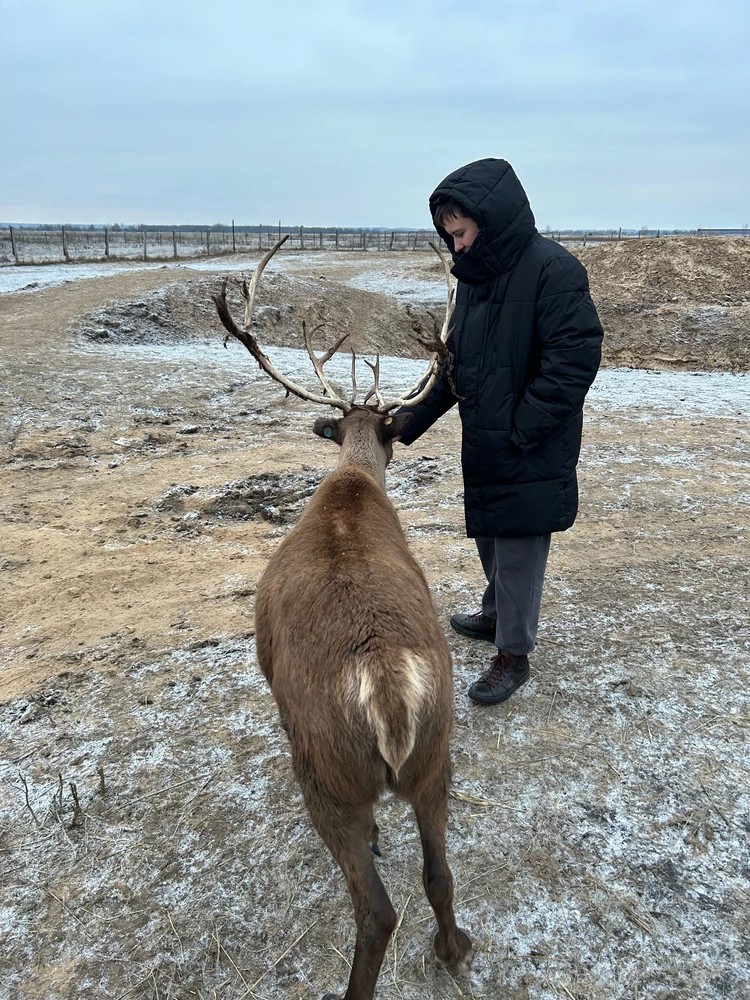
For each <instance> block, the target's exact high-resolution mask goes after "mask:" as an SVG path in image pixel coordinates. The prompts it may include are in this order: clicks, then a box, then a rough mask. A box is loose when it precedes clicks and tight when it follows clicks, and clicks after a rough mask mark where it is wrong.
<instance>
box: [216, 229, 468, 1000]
mask: <svg viewBox="0 0 750 1000" xmlns="http://www.w3.org/2000/svg"><path fill="white" fill-rule="evenodd" d="M285 239H286V237H285V238H284V239H282V240H280V241H279V242H278V243H277V244H276V246H275V247H273V248H272V249H271V250H269V251H268V253H266V255H265V256H264V257H263V258H262V259H261V261H260V263H259V264H258V266H257V268H256V270H255V273H254V274H253V276H252V279H251V282H250V286H249V288H248V285H247V282H246V281H244V280H243V282H242V284H241V290H242V295H243V298H244V300H245V310H244V327H240V326H239V325H238V324H237V323H236V322H235V320H234V319H233V318H232V315H231V313H230V310H229V307H228V305H227V299H226V289H227V280H228V279H226V278H225V279H224V282H223V284H222V287H221V292H220V293H219V294H218V295H214V296H213V299H214V302H215V304H216V308H217V312H218V315H219V318H220V320H221V322H222V324H223V325H224V327H225V329H226V331H227V334H226V336H225V339H224V343H225V346H226V344H227V342H228V341H229V339H230V337H234V338H236V339H237V340H238V341H239V342H240V343H242V344H243V345H244V346H245V347H246V348H247V349H248V351H249V352H250V354H252V356H253V357H254V358H255V359H256V361H257V362H258V363H259V365H260V367H261V368H262V369H263V370H264V371H265V372H266V373H267V374H268V375H270V376H271V378H273V379H274V380H275V381H276V382H278V383H280V384H281V385H282V386H283V387H284V388H285V389H286V391H287V395H289V394H293V395H295V396H297V397H299V398H301V399H304V400H308V401H311V402H314V403H319V404H321V405H326V406H328V407H331V408H333V409H334V410H335V411H339V412H340V414H341V415H340V416H336V415H335V414H329V415H323V416H319V417H318V418H317V419H316V420H315V423H314V426H313V431H314V433H315V434H317V435H319V436H320V437H322V438H324V439H328V440H331V441H332V442H334V443H335V444H337V445H338V446H339V449H340V451H339V460H338V466H337V467H336V468H335V469H334V470H333V471H332V472H330V473H329V474H328V475H327V476H326V477H325V478H324V479H323V481H322V482H321V484H320V485H319V486H318V488H317V490H316V491H315V493H314V494H313V496H312V497H311V498H310V500H309V501H308V503H307V506H306V507H305V509H304V511H303V512H302V514H301V516H300V518H299V520H298V522H297V524H296V525H295V526H294V527H293V528H292V529H291V530H290V531H289V532H288V534H287V535H286V536H285V537H284V539H283V540H282V541H281V542H280V544H279V545H278V547H277V549H276V550H275V552H274V554H273V555H272V557H271V558H270V560H269V562H268V564H267V566H266V569H265V570H264V572H263V575H262V578H261V580H260V582H259V584H258V588H257V592H256V604H255V638H256V650H257V660H258V664H259V667H260V669H261V671H262V673H263V674H264V675H265V677H266V680H267V681H268V684H269V686H270V688H271V692H272V694H273V697H274V699H275V701H276V704H277V707H278V713H279V720H280V723H281V726H282V727H283V729H284V730H285V732H286V735H287V738H288V741H289V746H290V749H291V757H292V766H293V770H294V773H295V775H296V778H297V780H298V783H299V786H300V788H301V791H302V795H303V798H304V801H305V804H306V807H307V810H308V813H309V816H310V819H311V821H312V823H313V826H314V827H315V829H316V830H317V832H318V833H319V834H320V836H321V838H322V840H323V842H324V843H325V845H326V846H327V848H328V850H329V851H330V853H331V855H332V856H333V858H334V859H335V861H336V862H337V863H338V865H339V867H340V868H341V871H342V872H343V874H344V876H345V879H346V882H347V886H348V890H349V894H350V897H351V901H352V906H353V909H354V919H355V923H356V931H357V933H356V943H355V948H354V956H353V961H352V965H351V974H350V977H349V982H348V986H347V990H346V993H345V994H344V997H343V1000H372V998H373V997H374V994H375V988H376V983H377V979H378V976H379V973H380V968H381V965H382V962H383V958H384V955H385V951H386V948H387V945H388V941H389V939H390V937H391V935H392V933H393V931H394V928H395V927H396V924H397V917H396V913H395V910H394V908H393V905H392V904H391V901H390V899H389V897H388V894H387V892H386V890H385V888H384V886H383V883H382V881H381V879H380V877H379V875H378V873H377V869H376V866H375V857H376V856H380V854H381V852H380V848H379V844H378V839H379V834H378V827H377V825H376V822H375V816H374V811H373V810H374V806H375V804H376V802H377V801H378V799H379V798H380V797H381V795H382V794H383V793H384V792H385V791H386V790H388V789H390V790H391V791H392V792H393V793H395V794H396V795H397V796H400V797H402V798H403V799H405V800H407V801H408V802H409V803H410V804H411V806H412V808H413V810H414V814H415V817H416V821H417V824H418V827H419V834H420V839H421V844H422V852H423V862H424V864H423V883H424V888H425V892H426V895H427V898H428V900H429V902H430V905H431V907H432V909H433V911H434V914H435V917H436V920H437V932H436V934H435V935H434V938H433V948H434V952H435V957H436V960H437V963H438V965H440V966H444V967H448V968H450V969H451V970H453V971H454V972H456V973H458V974H461V975H468V974H469V970H470V967H471V962H472V958H473V947H472V941H471V939H470V937H469V935H468V933H467V932H466V931H465V930H462V929H460V928H459V927H457V925H456V918H455V915H454V911H453V876H452V874H451V870H450V868H449V866H448V861H447V858H446V844H445V828H446V818H447V806H448V795H449V788H450V782H451V760H450V753H449V740H450V733H451V726H452V721H453V666H452V660H451V655H450V651H449V648H448V644H447V641H446V639H445V636H444V634H443V631H442V629H441V627H440V625H439V623H438V619H437V614H436V612H435V608H434V605H433V602H432V598H431V596H430V591H429V589H428V585H427V581H426V579H425V576H424V573H423V572H422V570H421V568H420V566H419V565H418V563H417V561H416V559H415V558H414V556H413V555H412V553H411V552H410V550H409V547H408V545H407V541H406V537H405V535H404V531H403V529H402V527H401V524H400V521H399V518H398V515H397V513H396V510H395V508H394V506H393V504H392V502H391V500H390V499H389V498H388V495H387V493H386V485H385V472H386V467H387V466H388V463H389V462H390V460H391V457H392V454H393V444H394V442H395V441H396V440H397V439H398V437H399V434H400V433H401V432H403V430H404V428H405V427H406V425H407V424H408V422H409V420H410V419H411V413H409V412H408V407H409V406H412V405H414V404H415V403H417V402H419V400H420V399H423V398H424V396H425V395H426V394H427V393H428V392H429V391H430V389H431V388H432V386H433V384H434V383H435V381H436V380H437V378H438V377H439V376H440V374H441V371H442V372H444V371H449V366H450V362H451V361H452V358H451V356H450V353H449V352H448V349H447V347H446V341H447V338H448V336H449V333H450V330H449V323H450V317H451V310H452V304H453V288H452V284H451V275H450V269H449V266H448V263H447V262H446V260H445V258H444V257H443V255H442V254H441V253H440V251H439V250H438V249H437V247H435V246H433V249H434V250H435V252H436V253H438V255H439V256H440V258H441V260H442V261H443V266H444V269H445V275H446V280H447V285H448V303H447V306H446V312H445V320H444V322H443V324H442V329H440V330H439V331H438V323H437V320H435V318H434V317H433V320H434V324H435V330H434V332H433V337H432V338H431V339H430V338H423V337H420V336H417V339H418V340H419V341H420V342H421V343H422V344H423V345H424V346H425V347H427V348H428V349H430V350H431V351H432V352H433V357H432V359H431V361H430V363H429V364H428V367H427V370H426V372H425V373H424V375H423V376H422V377H421V378H420V379H419V380H418V381H417V382H416V383H415V384H414V385H413V386H412V387H411V388H410V389H409V390H408V391H407V392H406V393H405V394H404V395H403V396H402V397H400V398H396V399H387V398H385V397H384V395H383V393H382V392H381V389H380V385H379V377H380V357H379V355H377V357H376V360H375V362H374V363H372V362H370V361H366V364H367V365H368V366H369V367H370V369H371V371H372V372H373V374H374V385H373V386H372V387H371V388H370V390H369V392H367V394H366V395H365V396H364V398H363V400H362V402H361V403H358V402H357V401H356V400H357V394H358V389H357V383H356V357H355V354H354V351H353V350H352V392H351V395H348V396H347V398H345V395H347V394H345V393H343V392H342V391H341V390H340V389H338V391H337V390H336V389H335V388H334V386H333V385H332V384H331V381H330V380H329V378H328V377H327V375H326V373H325V372H324V369H323V366H324V364H325V363H326V362H327V361H329V360H330V359H331V357H333V355H334V354H335V353H336V352H337V351H338V350H339V348H340V347H341V346H342V344H343V343H344V341H345V340H346V339H347V337H348V336H349V334H348V333H346V334H344V336H342V337H341V338H340V339H339V340H338V341H337V342H336V343H335V344H334V345H333V347H331V348H329V349H328V350H327V351H325V353H324V354H322V355H316V354H315V352H314V350H313V346H312V336H313V333H314V332H315V331H310V330H308V328H307V325H306V324H303V333H304V341H305V346H306V348H307V352H308V355H309V357H310V360H311V362H312V365H313V368H314V370H315V373H316V375H317V378H318V380H319V382H320V384H321V386H322V392H321V391H315V392H313V391H311V390H308V389H306V388H304V387H303V386H300V385H299V384H297V383H296V382H294V381H292V380H291V379H290V378H288V377H287V376H286V375H284V374H283V373H282V372H280V371H278V370H277V369H276V367H275V366H274V365H273V364H272V362H271V361H270V359H269V358H268V357H267V356H266V355H265V354H264V352H263V351H262V350H261V348H260V346H259V344H258V341H257V339H256V337H255V335H254V334H253V332H252V314H253V302H254V298H255V292H256V289H257V286H258V282H259V280H260V277H261V275H262V273H263V270H264V268H265V266H266V264H267V263H268V261H269V260H270V259H271V258H272V257H273V255H274V254H275V253H276V251H277V250H278V249H279V248H280V247H281V246H282V244H283V243H284V242H285ZM317 329H318V328H317V327H316V330H317ZM371 400H373V401H372V402H370V401H371ZM394 410H398V411H399V412H397V413H395V414H394V413H393V411H394ZM404 410H406V412H402V411H404ZM323 1000H339V998H338V997H337V996H336V995H335V994H332V993H328V994H326V995H325V997H324V998H323Z"/></svg>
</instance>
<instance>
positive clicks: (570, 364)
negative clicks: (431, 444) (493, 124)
mask: <svg viewBox="0 0 750 1000" xmlns="http://www.w3.org/2000/svg"><path fill="white" fill-rule="evenodd" d="M445 197H449V198H451V199H453V200H454V201H456V202H458V203H459V204H461V205H464V206H465V208H466V212H467V214H468V215H470V216H471V217H472V218H473V219H475V220H476V222H477V223H478V224H479V229H480V232H479V235H478V236H477V238H476V239H475V241H474V243H473V244H472V245H471V247H470V248H469V250H467V251H466V252H465V253H462V254H458V255H457V254H455V253H454V254H453V259H454V266H453V275H454V277H455V278H457V279H458V288H457V294H456V305H455V309H454V313H453V318H452V322H451V325H452V326H453V333H452V335H451V337H450V339H449V342H448V347H449V349H450V350H451V352H452V354H453V356H454V368H453V372H452V378H453V382H454V384H455V389H456V393H457V395H458V397H459V398H458V400H457V399H456V396H455V395H454V393H453V390H452V388H451V385H450V381H449V379H448V378H447V377H446V373H445V372H444V373H443V375H442V377H441V378H440V379H439V380H438V382H437V384H436V385H435V387H434V388H433V389H432V391H431V392H430V393H429V395H428V396H427V397H426V398H425V399H424V400H423V401H422V402H421V403H419V404H417V405H416V406H415V407H413V408H412V412H413V414H414V416H413V419H412V421H411V423H410V424H409V425H408V427H407V428H406V429H405V431H404V433H403V435H402V441H403V443H404V444H407V445H408V444H411V443H412V442H413V441H416V439H417V438H418V437H419V436H420V435H421V434H423V433H424V432H425V431H426V430H427V428H428V427H430V426H431V425H432V424H433V423H434V422H435V421H436V420H437V419H438V417H440V416H442V414H443V413H445V412H446V411H447V410H448V409H450V407H451V406H453V405H454V404H455V403H456V402H458V404H459V411H460V414H461V422H462V425H463V443H462V449H461V461H462V467H463V476H464V505H465V512H466V531H467V534H468V536H469V537H470V538H473V537H481V536H501V537H521V536H526V535H543V534H546V533H547V532H549V531H564V530H565V529H566V528H569V527H570V526H571V525H572V524H573V521H574V520H575V517H576V514H577V511H578V485H577V481H576V471H575V470H576V463H577V461H578V455H579V452H580V447H581V427H582V420H583V418H582V408H583V401H584V397H585V396H586V392H587V391H588V389H589V386H590V385H591V383H592V382H593V380H594V376H595V375H596V372H597V369H598V367H599V361H600V357H601V341H602V328H601V325H600V323H599V318H598V316H597V314H596V309H595V307H594V304H593V302H592V301H591V296H590V294H589V287H588V279H587V276H586V270H585V268H584V267H583V265H582V264H581V263H579V261H577V260H576V258H575V257H573V255H572V254H570V253H568V251H567V250H565V249H564V248H563V247H561V246H559V245H558V244H557V243H554V242H552V241H551V240H547V239H545V238H544V237H542V236H540V235H539V233H538V232H537V230H536V226H535V224H534V216H533V214H532V212H531V207H530V206H529V202H528V199H527V197H526V193H525V191H524V190H523V188H522V186H521V184H520V182H519V180H518V178H517V177H516V175H515V173H514V172H513V168H512V167H511V166H510V164H508V163H506V161H505V160H496V159H487V160H477V161H476V162H475V163H470V164H468V165H467V166H465V167H461V169H460V170H456V171H455V172H454V173H452V174H450V175H449V176H448V177H447V178H446V179H445V180H444V181H443V183H442V184H440V186H439V187H438V188H436V190H435V192H434V193H433V195H432V197H431V198H430V209H431V210H434V207H435V204H436V202H437V201H439V200H440V199H441V198H445ZM438 231H439V232H440V235H441V236H442V237H443V239H444V240H445V241H446V243H447V244H448V246H449V247H450V248H451V251H452V250H453V240H452V238H451V237H450V236H449V235H448V233H446V232H445V230H443V229H441V228H440V227H438Z"/></svg>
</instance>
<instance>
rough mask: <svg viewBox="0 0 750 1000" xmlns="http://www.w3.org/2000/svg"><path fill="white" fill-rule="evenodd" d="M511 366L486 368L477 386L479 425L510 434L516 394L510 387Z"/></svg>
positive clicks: (483, 428) (479, 426) (489, 429)
mask: <svg viewBox="0 0 750 1000" xmlns="http://www.w3.org/2000/svg"><path fill="white" fill-rule="evenodd" d="M510 373H511V370H510V368H507V367H503V368H496V369H485V370H483V371H482V372H481V373H480V382H479V386H478V387H477V427H478V428H479V429H480V430H487V431H501V432H504V433H506V434H507V435H510V428H511V424H512V422H513V411H514V409H515V406H516V395H515V393H514V392H513V391H512V390H511V389H510V387H509V382H510Z"/></svg>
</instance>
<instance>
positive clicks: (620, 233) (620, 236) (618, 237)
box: [617, 226, 622, 240]
mask: <svg viewBox="0 0 750 1000" xmlns="http://www.w3.org/2000/svg"><path fill="white" fill-rule="evenodd" d="M617 239H618V240H621V239H622V226H620V232H619V233H618V234H617Z"/></svg>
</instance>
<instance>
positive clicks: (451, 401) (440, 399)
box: [397, 334, 458, 444]
mask: <svg viewBox="0 0 750 1000" xmlns="http://www.w3.org/2000/svg"><path fill="white" fill-rule="evenodd" d="M446 346H447V348H448V350H449V351H450V353H451V357H452V356H453V349H454V343H453V334H451V336H450V337H449V338H448V341H447V344H446ZM451 363H452V362H451ZM457 402H458V400H457V399H456V396H455V395H454V393H453V389H452V388H451V384H450V380H449V379H448V377H447V375H446V371H445V366H444V367H443V371H442V372H441V374H440V377H439V378H438V380H437V382H436V383H435V385H434V386H433V387H432V389H431V390H430V391H429V392H428V393H427V395H426V396H425V398H424V399H423V400H422V402H421V403H417V405H416V406H402V407H401V408H400V409H399V410H397V412H398V413H411V414H412V419H411V420H410V421H409V425H408V427H407V428H406V430H405V431H404V433H403V434H402V435H401V444H413V442H414V441H416V440H417V438H418V437H421V436H422V434H424V432H425V431H426V430H428V429H429V428H430V427H432V425H433V424H434V423H435V421H436V420H437V419H438V418H439V417H442V415H443V414H444V413H447V412H448V410H450V408H451V407H452V406H454V405H455V404H456V403H457Z"/></svg>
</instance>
